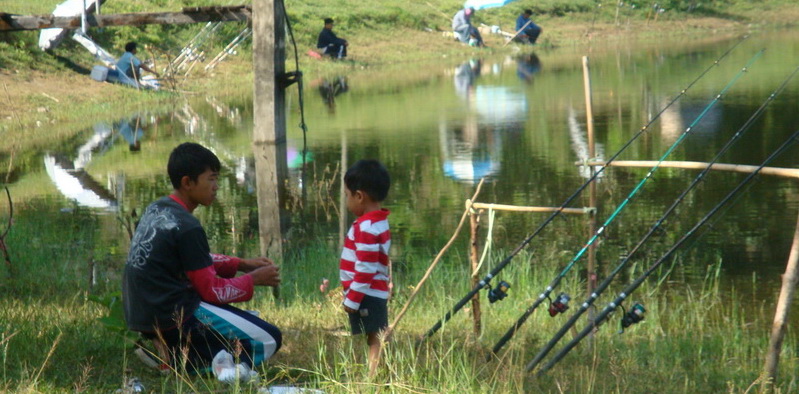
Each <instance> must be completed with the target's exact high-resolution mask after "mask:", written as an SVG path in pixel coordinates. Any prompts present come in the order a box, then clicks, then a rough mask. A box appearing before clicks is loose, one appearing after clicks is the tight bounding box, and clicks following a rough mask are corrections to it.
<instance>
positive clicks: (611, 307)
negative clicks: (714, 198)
mask: <svg viewBox="0 0 799 394" xmlns="http://www.w3.org/2000/svg"><path fill="white" fill-rule="evenodd" d="M797 138H799V131H796V132H794V133H793V134H792V135H791V136H790V138H788V139H787V140H786V141H785V142H783V143H782V145H780V147H779V148H777V149H776V150H775V151H774V152H772V153H771V154H770V155H769V156H768V157H767V158H766V159H765V160H764V161H763V163H761V164H760V165H759V166H758V167H757V168H756V169H755V170H754V171H753V172H752V173H750V174H749V175H747V177H746V178H744V180H743V181H741V183H739V184H738V185H737V186H736V187H735V188H734V189H732V190H731V191H730V192H729V193H728V194H727V195H726V196H725V197H724V198H723V199H722V200H721V202H719V203H718V204H717V205H716V206H715V207H713V209H711V210H710V211H709V212H708V213H707V214H705V216H704V217H703V218H702V219H701V220H699V222H697V223H696V225H694V227H693V228H691V229H690V230H688V232H686V233H685V234H684V235H683V236H682V237H681V238H680V239H679V240H677V242H676V243H674V245H672V247H671V248H669V250H667V251H666V252H665V253H664V254H663V256H661V257H660V258H659V259H658V260H657V261H656V262H655V263H653V264H652V265H651V266H650V267H649V268H648V269H647V270H646V271H645V272H644V273H643V274H641V275H640V276H639V277H638V278H636V279H635V281H633V282H632V283H630V284H629V285H627V287H626V288H624V290H623V291H622V292H621V293H619V295H618V296H617V297H616V299H614V300H613V301H612V302H611V303H609V304H608V305H607V306H606V307H605V309H603V310H602V312H600V313H599V315H597V316H596V317H595V318H594V320H593V321H591V322H590V323H589V324H587V325H586V326H585V328H584V329H583V330H582V331H580V333H579V334H577V336H575V337H574V338H573V339H572V340H571V342H569V343H568V344H566V346H564V347H563V349H561V350H560V351H559V352H558V353H557V354H555V356H554V357H552V359H551V360H549V362H548V363H546V364H545V365H544V366H543V367H542V368H541V369H540V370H539V371H538V373H537V374H536V376H541V375H543V374H544V373H546V372H547V371H548V370H550V369H551V368H552V367H553V366H554V365H555V364H556V363H557V362H558V361H560V360H561V359H562V358H563V357H564V356H566V354H567V353H569V351H570V350H571V349H573V348H574V347H575V346H577V344H578V343H579V342H580V341H581V340H582V339H583V338H585V337H586V336H587V335H588V334H590V333H591V332H592V331H593V330H594V329H596V328H598V327H599V325H600V324H602V322H604V321H605V319H607V317H608V315H610V314H611V313H612V312H613V311H615V310H616V308H618V307H619V306H621V304H622V303H623V302H624V300H625V299H626V298H627V297H629V296H630V295H631V294H632V293H633V292H634V291H635V290H636V289H637V288H638V287H639V286H641V284H642V283H643V282H644V280H646V278H648V277H649V275H651V274H652V273H653V272H655V270H657V269H658V267H660V265H661V264H663V262H665V261H666V260H668V259H669V258H670V257H671V256H672V254H674V252H675V251H676V250H677V249H678V248H679V247H680V246H682V244H683V243H684V242H685V241H686V240H687V239H688V238H690V237H691V236H692V235H693V234H694V233H695V232H696V231H697V230H698V229H699V228H700V227H702V226H703V225H704V224H705V223H706V222H707V221H708V220H710V218H711V217H713V215H715V214H716V212H718V211H719V210H720V209H721V208H722V207H723V206H724V205H725V204H726V203H727V202H729V201H730V200H731V199H732V198H733V197H735V195H736V194H737V193H738V192H739V191H740V190H741V189H743V187H744V186H746V185H747V184H748V183H749V182H750V181H751V180H752V179H754V177H755V176H757V175H758V174H759V173H760V170H762V169H763V167H765V166H766V165H768V164H769V163H770V162H771V161H772V160H774V158H776V157H777V156H779V155H780V154H782V153H783V152H784V151H785V150H787V149H788V148H789V147H790V146H791V144H793V143H794V142H796V140H797ZM622 309H623V307H622ZM645 311H646V310H645V309H644V307H643V306H642V305H641V304H638V303H636V304H635V305H634V306H633V308H631V309H630V311H629V312H625V315H624V316H623V319H622V322H621V323H622V329H624V328H626V327H628V326H629V325H631V324H635V323H637V322H639V321H641V320H643V314H644V312H645ZM527 371H530V369H527Z"/></svg>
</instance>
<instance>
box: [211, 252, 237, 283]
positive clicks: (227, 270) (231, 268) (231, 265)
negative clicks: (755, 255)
mask: <svg viewBox="0 0 799 394" xmlns="http://www.w3.org/2000/svg"><path fill="white" fill-rule="evenodd" d="M211 260H213V261H214V269H215V270H216V275H219V276H221V277H223V278H232V277H234V276H236V272H237V271H238V270H239V265H240V264H241V261H242V259H240V258H238V257H233V256H226V255H224V254H216V253H211Z"/></svg>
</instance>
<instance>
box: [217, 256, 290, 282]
mask: <svg viewBox="0 0 799 394" xmlns="http://www.w3.org/2000/svg"><path fill="white" fill-rule="evenodd" d="M211 259H212V260H213V262H214V269H215V270H216V274H217V275H219V276H221V277H223V278H232V277H234V276H236V272H237V271H241V272H245V273H246V272H252V271H254V270H256V269H258V268H261V267H268V266H272V265H275V263H274V262H273V261H272V260H270V259H268V258H266V257H255V258H252V259H242V258H240V257H234V256H226V255H224V254H216V253H211Z"/></svg>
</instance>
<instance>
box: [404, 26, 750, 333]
mask: <svg viewBox="0 0 799 394" xmlns="http://www.w3.org/2000/svg"><path fill="white" fill-rule="evenodd" d="M747 38H749V36H748V35H746V36H743V37H742V38H741V39H740V40H739V41H738V42H737V43H735V45H733V46H732V47H730V48H729V49H727V51H726V52H724V53H723V54H722V55H721V56H719V57H718V58H717V59H716V60H715V61H713V63H712V64H711V65H710V66H708V67H707V68H706V69H705V70H704V71H702V73H701V74H699V76H698V77H696V78H695V79H694V80H693V81H691V82H690V83H689V84H688V86H686V87H685V88H684V89H683V90H681V91H680V93H679V94H678V95H677V96H675V97H674V98H673V99H672V100H671V101H670V102H669V103H668V104H667V105H666V106H665V107H663V109H661V110H660V112H658V113H657V114H655V116H654V117H653V118H652V119H651V120H650V121H649V122H648V123H647V124H646V125H644V126H642V127H641V130H639V131H638V132H637V133H636V134H635V135H634V136H633V137H632V138H631V139H629V140H628V141H627V142H626V143H624V145H623V146H622V147H621V149H619V150H618V151H617V152H616V153H614V154H613V156H611V157H610V158H608V160H607V161H606V162H605V164H604V165H602V166H600V167H599V169H597V170H596V172H594V175H592V176H591V177H590V178H589V179H587V180H586V181H585V182H584V183H583V184H582V185H581V186H580V187H578V188H577V190H576V191H575V192H574V193H573V194H572V195H571V196H569V197H568V198H567V199H566V201H564V202H563V204H561V206H560V208H559V209H557V210H556V211H555V212H553V213H552V214H551V215H550V216H549V217H547V219H546V220H544V222H542V223H541V224H540V225H539V226H538V228H536V230H535V231H534V232H533V233H532V234H530V235H529V236H528V237H527V238H525V239H524V240H523V241H522V242H521V243H520V244H519V245H518V246H517V247H516V248H515V249H513V250H512V251H511V252H510V254H509V255H508V256H507V257H505V259H503V260H502V261H500V262H499V264H497V266H496V267H495V268H494V269H493V270H491V271H490V272H489V273H488V274H487V275H486V276H485V277H484V278H483V279H482V280H480V282H478V283H477V284H476V285H475V286H474V287H473V288H472V290H471V291H469V292H468V293H467V294H466V296H464V297H463V298H461V299H460V300H459V301H458V302H457V303H455V305H454V306H453V307H452V309H450V310H449V311H447V313H446V315H444V317H443V318H441V319H440V320H439V321H438V322H436V323H435V324H434V325H433V327H431V328H430V329H429V330H428V331H427V332H426V333H425V334H424V336H422V338H421V339H420V342H424V340H426V339H427V338H429V337H430V336H432V335H433V334H435V333H436V331H438V330H439V329H440V328H441V326H443V325H444V323H446V322H447V321H449V319H450V318H452V315H454V314H455V313H456V312H458V311H459V310H461V308H463V306H464V305H466V303H468V302H469V301H470V300H471V299H472V298H473V297H474V295H475V294H477V293H479V292H480V290H481V289H484V288H489V287H490V286H489V285H490V283H491V279H493V278H494V277H495V276H496V275H497V274H498V273H499V272H500V271H502V270H503V269H504V268H505V267H506V266H507V265H508V264H509V263H510V262H511V260H512V259H513V258H514V257H515V256H516V255H517V254H519V252H521V250H522V249H523V248H524V247H525V246H527V245H528V244H529V243H530V242H531V241H532V240H533V239H534V238H535V237H536V236H537V235H538V234H539V233H540V232H541V231H543V230H544V228H546V227H547V225H549V223H551V222H552V221H553V220H555V218H556V217H558V215H560V214H561V213H562V212H563V209H564V208H566V207H568V206H569V204H571V203H572V201H574V200H575V199H576V198H577V197H578V196H579V195H580V193H581V192H582V191H583V190H585V188H586V187H588V185H590V184H591V182H593V181H594V180H595V179H596V178H597V177H599V176H600V174H602V173H603V172H604V171H605V169H606V168H607V167H608V166H610V164H611V163H612V162H613V161H614V160H616V158H618V157H619V156H620V155H621V154H622V152H624V151H625V150H626V149H627V148H628V147H629V146H630V145H632V143H633V142H635V140H637V139H638V137H640V136H641V135H643V134H644V133H645V132H646V131H648V130H649V127H650V126H651V125H652V124H654V123H655V121H656V120H657V119H659V118H660V116H661V115H662V114H663V113H664V112H666V110H667V109H669V107H671V106H672V105H674V103H676V102H677V100H679V99H680V98H682V96H684V95H685V94H686V93H687V92H688V90H689V89H691V87H693V86H694V85H695V84H696V83H697V82H699V80H701V79H702V78H703V77H704V76H705V75H707V73H708V72H710V70H711V69H713V67H715V66H717V65H718V64H719V63H720V62H721V60H722V59H724V58H725V57H727V55H729V54H730V53H731V52H732V51H733V49H735V48H736V47H738V45H740V44H741V43H742V42H744V41H745V40H746V39H747Z"/></svg>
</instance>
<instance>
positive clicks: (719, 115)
mask: <svg viewBox="0 0 799 394" xmlns="http://www.w3.org/2000/svg"><path fill="white" fill-rule="evenodd" d="M671 100H672V99H671V98H665V97H664V98H661V99H660V100H652V101H654V102H657V103H658V105H659V106H658V107H657V108H665V107H666V105H668V104H669V102H671ZM711 100H712V98H709V99H708V101H707V102H699V101H696V102H690V101H677V102H675V103H674V104H672V105H671V106H670V107H668V108H666V109H665V110H664V111H663V113H662V114H661V115H660V136H661V140H662V141H663V142H664V143H667V144H673V143H674V142H675V141H676V140H677V138H678V137H679V136H680V135H682V133H683V132H685V129H686V128H687V127H688V125H689V124H691V123H693V122H695V121H696V118H697V117H699V116H702V119H700V120H699V122H697V123H696V125H695V126H694V127H693V128H692V129H691V130H692V133H693V134H696V135H705V136H709V135H712V134H716V133H718V131H719V127H720V126H721V124H722V119H723V117H724V114H723V104H722V103H716V104H715V105H713V106H712V107H710V108H707V105H708V103H709V102H710V101H711ZM658 110H659V109H653V112H654V111H658ZM652 116H654V113H653V114H652Z"/></svg>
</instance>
